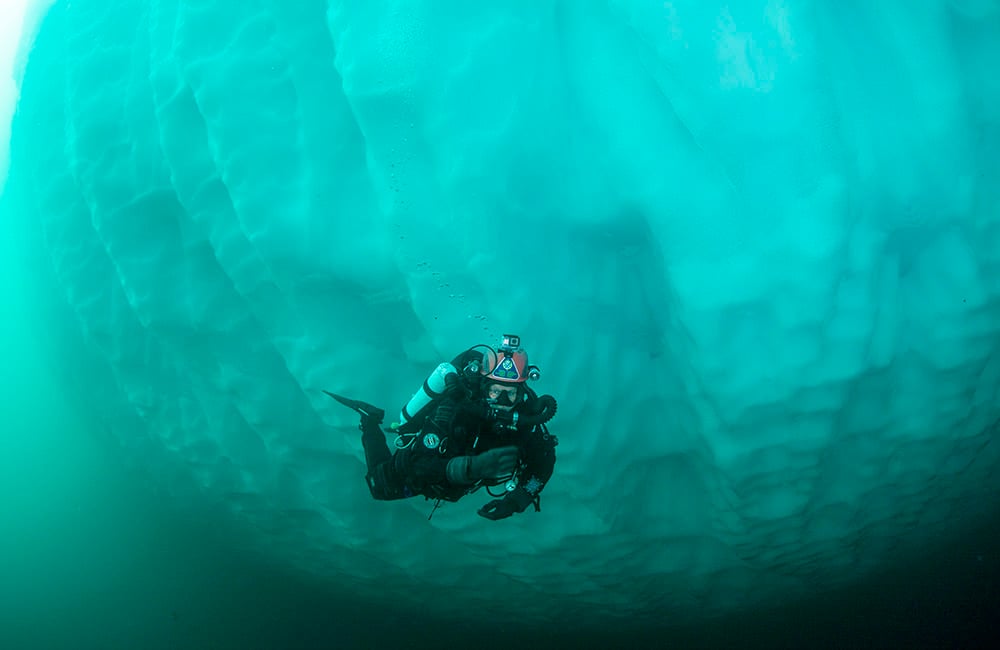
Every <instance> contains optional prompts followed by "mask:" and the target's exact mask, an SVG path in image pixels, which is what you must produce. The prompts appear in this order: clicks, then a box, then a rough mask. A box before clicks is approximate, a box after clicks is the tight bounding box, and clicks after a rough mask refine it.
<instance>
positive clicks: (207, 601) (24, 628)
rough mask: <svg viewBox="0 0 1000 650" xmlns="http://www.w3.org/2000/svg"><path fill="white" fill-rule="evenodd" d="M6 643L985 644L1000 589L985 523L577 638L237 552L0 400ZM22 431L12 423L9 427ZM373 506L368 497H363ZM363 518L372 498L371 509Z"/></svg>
mask: <svg viewBox="0 0 1000 650" xmlns="http://www.w3.org/2000/svg"><path fill="white" fill-rule="evenodd" d="M6 406H7V408H6V409H5V410H6V411H7V413H5V416H10V417H8V419H7V422H8V424H17V425H18V427H17V428H15V429H6V430H5V434H4V445H3V448H2V451H3V453H4V456H3V461H2V465H0V467H2V469H3V476H2V483H0V489H2V492H0V494H2V499H3V501H2V507H0V517H2V518H0V523H2V530H3V532H4V534H3V538H2V540H0V553H2V561H0V571H2V573H0V577H2V582H0V648H4V649H5V650H6V649H19V648H25V649H28V648H66V649H74V648H80V649H85V648H108V649H112V648H192V649H194V648H234V649H235V648H247V649H250V648H401V649H402V648H456V649H457V648H518V647H520V648H603V647H610V646H617V645H619V644H624V645H627V646H628V647H748V648H770V647H872V648H877V647H982V646H984V645H986V643H987V641H988V640H989V639H990V638H991V637H992V636H993V635H994V633H995V632H996V628H997V624H996V619H997V615H998V610H997V604H998V602H1000V591H998V586H997V585H998V578H1000V571H998V561H997V557H998V556H997V545H996V543H995V541H994V540H996V539H997V535H998V533H1000V525H998V523H997V522H992V523H990V524H989V525H986V526H983V527H982V528H981V529H979V530H976V531H974V532H972V533H970V534H968V535H966V536H964V537H963V539H962V540H961V541H960V542H957V543H949V544H945V545H942V546H941V547H940V548H938V549H937V550H936V551H934V552H933V553H931V554H930V555H929V556H928V557H926V558H924V559H923V560H922V561H921V562H919V563H916V564H910V565H908V566H905V567H897V568H895V569H893V570H890V571H887V572H886V573H885V574H884V575H883V576H880V577H879V578H878V579H874V580H871V581H869V582H868V583H867V584H864V585H860V586H858V587H857V588H854V589H849V590H844V591H840V592H837V593H834V594H828V595H825V596H822V597H817V598H816V599H815V600H814V601H812V602H807V603H800V604H797V605H792V606H789V607H787V608H784V609H782V610H780V611H767V612H756V613H753V614H745V615H741V616H737V617H733V618H730V619H727V620H721V621H716V622H714V623H713V624H711V625H707V626H704V625H703V626H697V627H684V626H683V625H682V622H680V621H672V622H666V623H672V625H671V626H669V627H667V626H665V627H663V628H661V629H657V630H631V631H625V630H607V633H606V635H605V636H604V637H603V638H601V637H599V636H598V637H595V636H594V635H592V634H590V635H587V636H586V638H574V637H573V636H571V635H569V634H567V633H564V632H559V630H565V629H567V628H572V625H573V622H572V621H554V622H553V624H552V625H551V626H547V627H545V628H542V629H515V628H512V627H510V626H506V627H503V626H496V625H494V624H492V623H491V620H490V614H489V612H488V611H478V612H476V611H470V612H468V613H467V616H466V617H463V619H462V620H434V619H431V618H428V617H427V616H426V614H425V613H422V612H393V611H391V610H386V609H385V608H375V607H372V606H370V605H365V604H364V603H353V602H347V601H344V600H343V598H341V597H337V596H335V595H334V594H333V593H332V590H330V589H329V588H327V587H325V586H323V585H318V584H313V583H310V582H309V581H307V580H305V579H302V578H300V577H295V576H293V575H289V574H288V573H286V572H283V571H281V570H279V569H278V568H276V567H272V566H269V565H268V564H267V563H265V562H263V561H262V560H261V559H260V558H256V557H254V556H251V555H247V554H242V553H234V552H232V551H231V550H229V549H231V548H233V547H234V546H236V545H237V544H236V542H238V540H237V539H235V535H236V533H235V532H234V531H231V530H226V529H222V528H219V527H217V526H215V525H214V524H213V523H212V520H211V518H209V517H206V516H204V515H203V514H199V513H191V512H178V511H175V510H174V509H172V508H171V506H170V505H169V504H168V503H167V502H166V501H164V500H162V499H160V498H159V497H157V496H156V495H155V494H154V493H153V491H152V490H151V489H148V488H147V487H146V486H145V484H144V482H143V479H142V477H141V476H138V475H134V474H131V473H130V472H129V471H128V470H125V469H123V468H121V467H119V466H118V465H117V464H116V461H114V460H113V459H112V458H111V456H110V454H107V453H105V452H104V451H102V448H101V447H100V446H99V445H98V444H97V443H96V442H90V443H88V442H87V440H86V438H82V439H81V438H76V439H74V438H73V436H74V435H75V434H76V433H79V431H75V430H74V428H73V425H72V423H71V422H70V421H69V420H68V419H65V418H66V417H68V416H69V414H67V413H58V412H52V411H49V412H45V411H43V412H41V413H39V412H36V413H35V416H36V417H38V418H39V420H40V421H39V422H36V423H35V426H31V425H30V423H28V422H24V421H16V420H14V419H13V415H12V413H11V411H12V408H11V403H10V401H8V402H7V403H6ZM13 433H17V434H18V436H17V437H16V439H15V437H14V436H12V434H13ZM372 507H373V509H374V508H377V504H372ZM372 514H373V516H377V512H375V511H374V510H373V513H372Z"/></svg>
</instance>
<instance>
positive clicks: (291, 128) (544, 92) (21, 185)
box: [5, 0, 1000, 624]
mask: <svg viewBox="0 0 1000 650" xmlns="http://www.w3.org/2000/svg"><path fill="white" fill-rule="evenodd" d="M955 7H956V5H955V4H948V3H940V4H933V3H932V4H929V5H926V6H924V7H922V8H920V9H914V8H912V7H908V8H907V9H906V11H905V12H903V11H902V10H900V11H899V12H897V13H893V11H891V10H884V11H881V12H865V11H860V10H858V11H855V12H854V15H852V17H851V20H850V25H849V27H850V29H847V27H848V25H845V24H844V20H845V18H844V16H845V14H844V13H843V12H840V11H839V10H838V11H837V12H835V11H834V10H833V9H823V8H812V9H809V10H806V9H804V8H794V7H787V6H784V5H781V4H780V3H767V2H749V1H748V2H740V3H736V4H733V3H728V4H725V5H723V4H718V5H712V6H710V5H699V6H698V7H694V6H690V7H688V6H686V5H683V4H681V3H666V4H661V5H651V4H643V3H631V2H611V3H608V4H607V5H606V6H604V7H596V6H589V5H587V6H585V5H582V4H577V3H567V2H550V3H542V4H541V5H538V4H537V3H533V4H532V8H533V10H532V12H531V13H530V16H531V19H530V20H528V19H525V18H524V16H525V15H526V14H525V13H524V12H520V11H518V7H517V6H509V7H508V6H493V5H489V6H477V7H468V6H464V5H463V6H462V7H458V5H456V6H455V7H453V9H454V11H452V12H451V13H450V14H447V15H448V19H447V20H446V18H445V14H442V13H439V11H440V9H439V7H437V6H436V5H435V4H433V3H412V2H406V3H402V2H382V3H367V4H365V3H333V4H330V5H329V6H327V4H325V3H301V4H298V5H295V6H294V7H292V6H285V5H279V4H277V3H271V2H265V3H262V4H260V5H259V6H258V7H257V8H256V9H255V10H253V11H250V10H249V9H248V8H247V7H245V6H244V5H242V4H240V3H236V2H235V1H234V2H213V3H207V4H206V3H184V2H166V1H163V2H154V3H149V4H146V3H139V2H135V3H123V4H122V5H121V6H120V7H118V8H117V9H116V10H115V11H113V12H112V11H111V10H109V9H108V8H107V7H106V6H104V5H102V4H101V3H99V2H96V1H88V0H83V1H81V0H74V2H72V3H57V4H56V5H55V6H54V7H53V9H52V11H51V12H50V14H49V15H48V17H47V19H46V22H45V23H44V25H43V29H42V31H41V33H40V36H39V39H38V41H37V44H36V48H35V50H34V51H33V53H32V57H31V60H30V65H29V68H28V71H27V76H26V78H25V82H24V87H23V98H22V102H21V105H20V107H19V114H18V118H17V120H16V122H15V125H14V131H13V136H14V139H13V148H12V152H13V158H12V160H13V167H12V176H11V183H10V192H9V193H8V195H7V196H5V201H6V202H7V209H8V210H9V211H10V212H9V213H10V214H16V215H18V216H19V217H20V219H21V223H22V224H23V225H24V226H25V231H26V233H27V235H26V238H25V242H26V244H29V243H34V242H39V243H38V244H33V245H34V248H33V249H32V250H33V252H34V254H35V255H36V256H37V259H36V262H37V270H38V271H39V273H42V272H44V273H47V274H51V275H52V277H53V278H54V279H55V281H56V284H57V285H58V287H59V292H58V293H57V294H54V295H46V296H45V297H46V299H47V300H50V301H52V302H53V304H54V305H56V306H57V307H58V308H59V309H62V310H64V312H65V314H66V316H67V317H66V318H65V320H63V321H61V323H59V324H58V325H53V327H54V328H55V332H56V334H55V335H56V336H58V337H60V338H62V339H64V340H66V341H72V340H75V337H78V336H79V335H80V333H82V335H83V340H84V341H85V342H86V347H82V348H79V349H78V350H77V352H76V354H78V355H79V358H78V359H65V360H64V363H65V364H66V366H67V368H69V367H74V368H78V367H81V365H82V367H85V368H87V369H88V374H87V376H88V377H89V378H92V381H91V382H88V385H87V386H84V387H82V389H84V390H85V391H88V395H90V402H91V404H92V407H93V410H94V413H95V414H96V415H98V416H99V417H101V418H103V419H104V420H105V421H106V422H107V424H108V426H109V427H110V428H111V430H112V431H114V433H115V434H116V435H117V436H118V437H119V439H120V440H121V442H122V443H123V446H124V447H125V448H126V450H130V451H131V453H132V454H133V456H134V457H136V458H141V459H142V460H141V462H142V463H143V464H144V465H145V466H146V467H147V469H148V471H150V472H151V473H153V474H154V475H156V476H158V477H159V480H160V481H161V482H162V484H163V485H165V486H166V487H167V488H168V489H171V490H173V491H175V492H177V493H178V494H179V495H180V494H183V495H185V496H183V497H178V498H186V499H198V500H199V501H208V502H210V503H215V504H217V505H221V506H222V507H224V508H225V509H227V510H228V511H230V512H232V513H233V515H234V516H235V517H236V518H237V519H239V520H241V521H243V522H245V524H246V525H247V529H248V531H254V532H253V534H252V535H251V536H250V537H249V538H248V544H250V545H251V546H254V547H256V548H260V549H263V550H265V551H266V552H267V553H269V554H272V555H273V556H275V557H276V558H278V559H280V560H281V561H283V562H287V563H290V564H293V565H295V566H297V567H299V568H300V569H303V570H305V571H308V572H311V573H313V574H316V575H322V576H326V577H328V578H329V579H330V580H331V582H332V583H334V584H337V585H340V586H341V588H343V589H345V590H351V591H352V592H353V593H356V594H358V595H359V597H366V598H370V599H373V600H391V601H393V602H397V603H400V602H402V603H411V604H415V603H417V602H423V603H426V602H453V601H454V599H455V597H456V595H457V596H458V600H459V601H461V602H462V603H472V604H477V605H482V606H487V605H489V606H490V607H491V609H492V610H493V611H495V612H497V615H498V616H506V617H509V618H510V619H515V618H516V619H521V620H523V618H524V617H535V618H537V619H538V620H554V619H558V618H562V617H566V616H574V617H581V618H584V619H586V620H587V621H599V620H602V619H605V618H607V617H613V618H618V619H621V620H625V619H630V620H632V621H634V622H636V623H637V624H638V623H641V622H643V621H647V620H654V619H658V618H659V617H663V616H671V615H679V616H683V617H685V618H689V619H694V618H698V617H703V616H712V615H716V614H720V613H723V612H726V611H732V610H734V609H739V608H745V607H751V606H756V605H762V604H768V603H774V602H777V601H779V600H781V599H786V598H790V597H793V596H795V595H796V594H801V593H804V592H805V591H808V590H812V589H815V588H816V586H817V585H824V586H833V585H836V584H840V583H843V582H848V581H851V580H855V579H857V578H859V577H860V576H863V575H865V574H866V573H868V572H870V571H873V570H875V569H876V568H878V567H879V566H881V565H882V564H884V563H885V562H888V561H890V560H892V559H893V558H896V557H899V556H901V555H905V554H906V553H908V552H918V551H919V550H920V547H921V539H930V538H932V537H934V536H936V535H938V534H943V533H945V532H946V531H948V530H955V529H958V528H960V527H961V525H962V524H963V523H971V522H973V521H975V518H976V517H977V516H978V515H979V514H980V513H981V512H983V511H985V510H987V509H988V508H989V507H990V506H991V505H992V504H995V503H996V496H997V495H996V489H995V487H992V484H991V482H990V481H989V478H990V476H991V475H992V473H993V472H995V471H996V469H997V453H996V450H995V445H994V446H991V445H990V444H989V442H990V440H991V438H992V436H993V435H994V434H995V430H996V426H997V425H996V423H997V421H998V418H1000V413H998V406H997V404H998V403H1000V401H998V400H997V394H998V390H1000V362H998V361H997V359H998V355H997V340H998V338H997V336H996V333H997V325H996V324H997V323H1000V313H998V309H1000V301H998V299H997V298H998V293H1000V282H998V281H996V280H995V278H998V277H1000V269H998V264H1000V261H998V258H1000V218H998V217H997V215H996V212H995V210H994V209H993V208H994V207H995V206H996V205H997V204H998V202H997V198H998V197H997V189H996V188H998V187H1000V183H998V182H997V181H998V180H1000V179H998V178H996V175H997V171H995V170H996V169H997V167H996V166H995V165H992V164H991V152H993V151H996V150H997V147H996V145H997V142H996V141H997V134H998V133H1000V130H997V128H996V126H997V123H998V120H997V112H996V109H995V108H993V107H994V106H996V105H997V103H996V102H995V98H996V97H997V94H998V88H997V82H995V81H991V79H990V78H989V77H988V75H987V74H986V73H985V71H982V70H980V68H981V67H982V66H981V65H979V64H978V62H979V61H983V60H998V59H1000V56H998V55H1000V52H995V51H994V50H996V49H997V48H998V47H1000V44H998V43H1000V39H997V38H996V29H995V25H994V23H991V22H989V21H982V22H977V21H976V20H974V19H972V18H970V12H973V13H974V11H973V9H974V8H970V6H969V5H962V6H961V7H960V9H961V11H959V10H956V8H955ZM981 9H982V8H981ZM982 11H986V10H985V9H982ZM234 16H238V17H239V18H238V19H234V18H233V17H234ZM942 21H944V22H942ZM942 24H948V25H951V26H952V28H951V30H947V29H944V28H943V27H941V25H942ZM917 80H919V81H917ZM39 286H40V287H41V286H44V284H43V283H41V282H40V284H39ZM60 328H62V329H61V330H60ZM512 329H513V330H516V331H520V332H521V333H522V335H524V337H525V340H526V341H530V345H531V349H532V354H533V357H534V358H536V359H538V360H539V362H540V363H541V364H542V365H543V366H544V368H545V374H544V377H543V379H542V383H543V384H544V390H545V391H546V392H551V393H552V394H554V395H556V396H557V397H558V398H559V401H560V411H559V414H558V416H557V418H556V420H554V421H553V423H552V427H553V430H554V431H555V432H556V433H558V435H559V436H560V439H561V440H562V444H561V445H560V447H559V449H558V450H557V452H558V457H559V459H558V462H557V465H556V474H555V476H554V479H553V481H552V483H551V485H550V486H549V487H548V488H547V489H546V492H545V498H544V508H543V512H542V513H541V514H539V515H534V514H530V513H529V514H526V515H522V516H519V517H517V518H516V519H513V520H510V521H508V522H505V523H504V524H501V525H495V524H489V523H484V522H481V521H479V519H478V518H476V517H475V516H474V514H473V510H474V509H475V508H476V507H478V505H479V501H482V500H484V499H485V498H486V497H485V495H484V496H483V497H482V498H481V499H480V498H479V496H480V495H476V496H475V497H470V498H469V499H468V501H469V502H468V503H466V502H462V503H461V504H459V505H455V506H451V507H448V508H446V509H442V510H440V511H439V512H438V513H437V514H435V516H434V518H433V520H432V521H431V522H430V523H427V522H426V514H427V512H428V511H429V508H430V505H429V504H425V503H424V502H422V501H413V502H407V503H398V504H379V503H374V502H372V501H371V500H370V498H369V497H368V495H367V491H366V489H365V485H364V481H363V478H362V475H363V472H364V470H363V461H362V454H361V447H360V441H359V440H358V436H357V430H356V428H355V423H354V422H352V421H351V420H350V419H349V418H347V417H345V415H344V413H342V412H339V411H337V410H336V409H335V408H333V407H332V406H331V404H330V403H328V399H327V398H326V397H325V396H324V395H323V394H322V393H321V392H320V391H321V389H324V388H326V389H334V390H338V391H343V392H350V393H351V394H353V395H357V396H359V397H364V398H365V399H368V400H371V401H375V402H377V403H379V404H380V405H383V406H384V407H386V408H387V410H390V411H391V410H393V409H395V408H398V406H399V405H400V404H401V403H402V401H404V400H405V399H406V398H407V397H408V396H409V395H410V394H411V393H412V391H413V390H414V389H415V388H416V387H417V386H418V385H419V383H420V381H422V379H423V377H424V376H425V375H426V374H427V372H429V370H430V369H431V368H433V367H434V366H435V365H436V364H437V363H438V362H439V361H441V360H444V359H448V358H450V357H451V356H453V355H454V354H455V353H456V352H457V351H459V350H461V349H463V348H464V347H467V346H468V345H471V344H474V343H478V342H480V341H485V342H492V341H493V340H495V339H496V337H497V336H498V335H499V334H500V333H501V332H502V331H506V330H512ZM417 587H419V588H417ZM446 594H447V595H448V599H445V598H444V596H445V595H446ZM436 595H440V596H441V598H440V599H436V598H435V596H436ZM540 595H541V596H542V597H540ZM529 602H530V603H532V606H531V607H530V608H525V606H524V604H525V603H529ZM442 607H443V606H442ZM526 610H527V611H526ZM574 620H579V619H574Z"/></svg>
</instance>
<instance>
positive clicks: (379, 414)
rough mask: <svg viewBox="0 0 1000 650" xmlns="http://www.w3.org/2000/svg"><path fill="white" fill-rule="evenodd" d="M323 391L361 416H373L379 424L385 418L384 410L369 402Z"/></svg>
mask: <svg viewBox="0 0 1000 650" xmlns="http://www.w3.org/2000/svg"><path fill="white" fill-rule="evenodd" d="M323 392H324V393H326V394H327V395H329V396H330V397H332V398H333V399H335V400H337V401H338V402H340V403H341V404H343V405H344V406H346V407H347V408H349V409H353V410H355V411H357V412H358V413H360V414H361V417H362V418H374V419H375V421H376V422H377V423H379V424H381V423H382V420H383V419H384V418H385V411H383V410H382V409H380V408H378V407H377V406H372V405H371V404H366V403H365V402H362V401H360V400H356V399H348V398H346V397H344V396H343V395H337V394H336V393H331V392H330V391H328V390H324V391H323Z"/></svg>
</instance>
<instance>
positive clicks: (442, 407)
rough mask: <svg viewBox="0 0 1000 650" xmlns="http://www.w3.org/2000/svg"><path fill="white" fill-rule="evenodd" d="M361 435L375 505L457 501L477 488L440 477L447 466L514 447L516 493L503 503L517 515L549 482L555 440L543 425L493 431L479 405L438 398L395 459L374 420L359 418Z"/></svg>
mask: <svg viewBox="0 0 1000 650" xmlns="http://www.w3.org/2000/svg"><path fill="white" fill-rule="evenodd" d="M361 430H362V437H361V440H362V443H363V445H364V448H365V460H366V461H367V463H368V474H367V476H366V478H367V480H368V487H369V489H370V490H371V493H372V496H373V497H374V498H376V499H378V500H380V501H381V500H392V499H405V498H407V497H412V496H417V495H423V496H426V497H429V498H432V499H444V500H446V501H457V500H458V499H459V498H461V497H462V496H463V495H465V494H467V493H469V492H470V491H472V490H473V489H475V488H476V487H478V485H467V484H466V485H455V484H452V483H451V482H450V481H449V480H448V477H447V472H446V467H447V465H448V461H449V460H451V459H453V458H455V457H458V456H475V455H478V454H481V453H483V452H485V451H489V450H490V449H495V448H498V447H508V446H516V447H517V448H518V450H519V457H520V461H521V471H520V473H519V476H518V487H517V489H515V490H513V491H510V492H508V493H507V494H506V495H505V496H504V500H505V501H506V500H511V501H512V502H513V503H512V504H511V505H512V506H516V507H513V511H514V512H522V511H523V510H524V509H525V508H526V507H527V506H528V505H530V504H531V503H535V505H536V507H537V505H538V494H539V493H540V492H541V490H542V488H544V487H545V484H546V483H547V482H548V480H549V478H550V477H551V476H552V471H553V468H554V466H555V462H556V454H555V446H556V444H557V440H556V438H555V436H552V435H550V434H549V433H548V432H547V430H546V429H545V427H544V426H543V425H535V426H529V427H523V426H522V427H518V428H517V429H516V430H514V431H510V430H507V429H505V428H503V427H499V426H496V420H495V419H493V418H492V417H490V410H489V409H488V408H486V407H485V406H484V405H482V403H481V402H470V401H466V400H462V401H455V400H452V399H450V398H448V397H443V398H441V401H440V402H439V403H438V404H437V406H436V408H434V410H433V412H431V413H430V414H429V415H428V417H427V418H426V419H425V420H424V423H423V426H422V427H421V429H420V431H419V432H418V433H415V434H410V435H409V436H407V437H408V438H409V444H408V445H407V446H406V447H405V448H403V449H398V450H397V451H396V453H395V454H393V453H391V452H390V451H389V446H388V445H387V444H386V440H385V434H384V433H383V432H382V430H381V429H380V428H379V425H378V423H377V422H375V420H374V419H372V418H362V423H361ZM404 439H405V438H404ZM495 483H496V482H495Z"/></svg>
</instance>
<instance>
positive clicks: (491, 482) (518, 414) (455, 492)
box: [323, 334, 559, 520]
mask: <svg viewBox="0 0 1000 650" xmlns="http://www.w3.org/2000/svg"><path fill="white" fill-rule="evenodd" d="M539 376H540V372H539V369H538V367H537V366H530V365H528V355H527V353H526V352H525V351H524V348H522V347H521V341H520V338H519V337H518V336H515V335H513V334H505V335H504V336H503V340H502V342H501V344H500V346H499V348H498V349H497V350H494V349H493V348H491V347H490V346H488V345H483V344H480V345H476V346H474V347H472V348H469V349H468V350H466V351H465V352H462V353H461V354H459V355H458V356H457V357H455V358H454V359H453V360H452V361H451V363H442V364H441V365H439V366H438V367H437V368H436V369H435V370H434V372H433V373H431V375H430V376H429V377H428V378H427V379H426V381H424V383H423V386H421V388H420V389H419V390H418V391H417V392H416V393H415V394H414V395H413V397H412V398H411V399H410V401H409V402H407V404H406V406H404V407H403V409H402V411H401V412H400V415H399V422H395V423H393V424H392V426H391V427H390V429H388V430H386V431H385V433H395V434H396V443H395V446H396V452H395V453H392V452H390V451H389V445H388V444H387V443H386V439H385V435H384V433H383V431H382V429H381V428H380V425H381V424H382V420H383V418H384V417H385V411H383V410H382V409H380V408H378V407H375V406H372V405H371V404H366V403H365V402H361V401H357V400H352V399H348V398H346V397H343V396H341V395H337V394H335V393H331V392H329V391H323V392H324V393H326V394H327V395H329V396H330V397H332V398H334V399H335V400H337V401H338V402H340V403H341V404H343V405H345V406H347V407H349V408H352V409H354V410H355V411H357V412H358V413H360V414H361V424H360V425H359V428H360V429H361V443H362V446H363V447H364V450H365V462H366V463H367V465H368V474H367V475H366V477H365V478H366V480H367V481H368V489H369V490H370V491H371V494H372V497H374V498H375V499H377V500H379V501H389V500H394V499H406V498H409V497H413V496H417V495H422V496H424V497H425V498H427V499H436V503H435V505H434V509H433V510H431V516H433V515H434V511H435V510H437V507H438V506H439V505H440V504H441V501H442V500H444V501H452V502H454V501H458V500H459V499H460V498H462V497H463V496H465V495H466V494H471V493H472V492H475V491H476V490H478V489H480V488H482V487H485V488H486V490H487V492H489V494H490V496H493V497H499V498H496V499H494V500H493V501H490V502H489V503H487V504H486V505H484V506H483V507H482V508H480V509H479V511H478V512H479V514H480V515H481V516H483V517H486V518H487V519H493V520H497V519H504V518H506V517H509V516H511V515H512V514H514V513H519V512H523V511H524V510H525V509H527V507H528V506H529V505H534V506H535V510H536V511H537V510H540V509H541V508H540V505H539V495H540V493H541V491H542V488H544V487H545V484H546V483H547V482H548V480H549V478H550V477H551V476H552V471H553V467H554V465H555V462H556V454H555V447H556V445H557V444H559V441H558V439H557V438H556V437H555V436H553V435H551V434H550V433H549V431H548V428H547V427H546V426H545V425H546V423H547V422H548V421H549V420H551V419H552V417H553V416H554V415H555V413H556V400H555V398H553V397H552V396H551V395H542V396H539V395H537V394H536V393H535V391H533V390H532V389H531V388H530V387H529V386H528V384H527V380H529V379H531V380H535V379H538V378H539ZM499 485H502V486H503V492H500V493H497V494H494V493H493V492H492V491H491V490H490V488H491V487H494V486H499ZM428 519H430V517H428Z"/></svg>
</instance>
